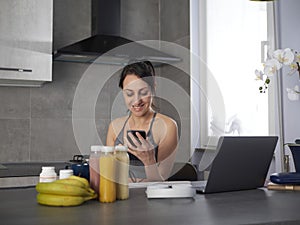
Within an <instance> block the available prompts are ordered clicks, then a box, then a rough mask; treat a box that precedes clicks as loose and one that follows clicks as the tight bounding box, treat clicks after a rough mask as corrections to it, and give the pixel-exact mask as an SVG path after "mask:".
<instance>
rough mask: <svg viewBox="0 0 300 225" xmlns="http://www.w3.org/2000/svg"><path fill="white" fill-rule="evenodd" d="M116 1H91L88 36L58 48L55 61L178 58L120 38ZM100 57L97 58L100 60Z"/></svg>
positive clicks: (171, 60)
mask: <svg viewBox="0 0 300 225" xmlns="http://www.w3.org/2000/svg"><path fill="white" fill-rule="evenodd" d="M120 12H121V9H120V0H109V1H107V0H92V15H91V16H92V35H91V37H89V38H86V39H84V40H81V41H78V42H76V43H73V44H71V45H68V46H65V47H63V48H60V49H58V50H57V51H56V52H55V54H54V60H55V61H66V62H80V63H100V64H116V65H124V64H127V63H128V62H129V61H130V60H133V59H134V60H150V61H153V62H154V63H155V64H156V65H157V64H160V63H174V62H178V61H180V58H178V57H175V56H172V55H169V54H167V53H164V52H162V51H159V50H157V49H154V48H150V47H148V46H146V45H143V44H141V43H139V42H134V41H132V40H129V39H127V38H124V37H121V36H120V33H121V32H120V29H121V26H120V24H121V15H120V14H121V13H120ZM100 56H101V57H100Z"/></svg>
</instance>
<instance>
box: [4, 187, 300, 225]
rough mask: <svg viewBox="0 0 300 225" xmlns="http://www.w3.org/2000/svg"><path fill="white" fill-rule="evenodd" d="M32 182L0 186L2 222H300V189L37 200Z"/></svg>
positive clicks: (142, 191)
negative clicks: (58, 202) (53, 203)
mask: <svg viewBox="0 0 300 225" xmlns="http://www.w3.org/2000/svg"><path fill="white" fill-rule="evenodd" d="M35 197H36V191H35V189H34V188H23V189H0V221H1V224H3V225H20V224H22V225H26V224H28V225H34V224H38V225H44V224H49V225H50V224H51V225H55V224H72V225H76V224H80V225H82V224H109V225H111V224H122V225H126V224H128V225H129V224H130V225H132V224H143V225H147V224H155V225H159V224H162V225H166V224H172V225H177V224H181V225H182V224H189V225H190V224H197V225H199V224H205V225H210V224H222V225H226V224H228V225H229V224H230V225H234V224H272V225H274V224H300V213H299V207H300V192H293V191H286V192H282V191H268V190H266V189H257V190H250V191H240V192H227V193H219V194H207V195H197V196H196V197H195V199H191V198H185V199H147V198H146V195H145V189H130V199H128V200H124V201H117V202H115V203H106V204H103V203H99V202H98V201H96V200H91V201H88V202H86V203H84V204H83V205H81V206H77V207H48V206H42V205H39V204H37V203H36V200H35Z"/></svg>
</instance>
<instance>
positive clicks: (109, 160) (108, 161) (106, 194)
mask: <svg viewBox="0 0 300 225" xmlns="http://www.w3.org/2000/svg"><path fill="white" fill-rule="evenodd" d="M99 164H100V187H99V201H100V202H114V201H116V183H115V158H114V147H113V146H102V148H101V155H100V162H99Z"/></svg>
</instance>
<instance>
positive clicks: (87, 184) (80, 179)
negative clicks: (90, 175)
mask: <svg viewBox="0 0 300 225" xmlns="http://www.w3.org/2000/svg"><path fill="white" fill-rule="evenodd" d="M68 179H73V180H78V181H80V182H82V183H83V184H84V185H85V187H86V188H89V187H90V183H89V181H88V180H87V179H85V178H84V177H79V176H75V175H72V176H70V177H68Z"/></svg>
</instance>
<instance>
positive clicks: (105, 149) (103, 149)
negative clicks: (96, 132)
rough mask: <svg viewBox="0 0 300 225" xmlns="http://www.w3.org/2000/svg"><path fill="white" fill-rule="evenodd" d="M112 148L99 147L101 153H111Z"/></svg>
mask: <svg viewBox="0 0 300 225" xmlns="http://www.w3.org/2000/svg"><path fill="white" fill-rule="evenodd" d="M113 151H114V147H113V146H102V147H101V152H113Z"/></svg>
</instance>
